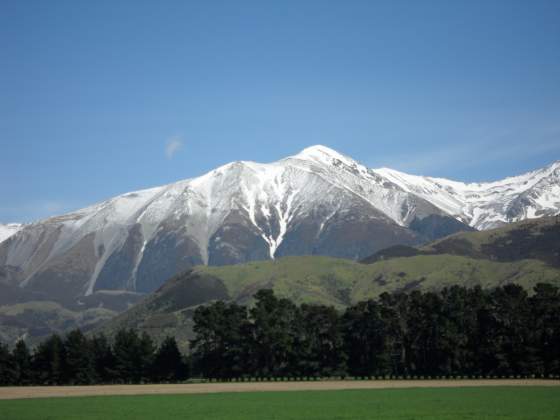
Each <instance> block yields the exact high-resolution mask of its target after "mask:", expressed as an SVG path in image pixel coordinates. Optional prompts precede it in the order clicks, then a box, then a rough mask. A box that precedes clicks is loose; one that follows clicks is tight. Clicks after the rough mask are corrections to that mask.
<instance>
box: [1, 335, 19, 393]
mask: <svg viewBox="0 0 560 420" xmlns="http://www.w3.org/2000/svg"><path fill="white" fill-rule="evenodd" d="M15 375H16V372H15V370H14V363H13V361H12V355H11V353H10V349H9V348H8V346H6V345H4V344H2V343H0V386H1V385H10V384H13V383H14V382H15V380H16V377H15Z"/></svg>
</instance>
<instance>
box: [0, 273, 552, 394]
mask: <svg viewBox="0 0 560 420" xmlns="http://www.w3.org/2000/svg"><path fill="white" fill-rule="evenodd" d="M193 321H194V327H193V331H194V334H195V338H194V339H193V340H192V341H191V343H190V350H189V353H188V354H185V355H183V354H181V353H180V351H179V349H178V346H177V343H176V341H175V339H174V338H173V337H167V338H166V339H165V340H164V341H163V342H162V343H161V345H159V346H156V345H155V343H154V342H153V341H152V339H151V338H150V337H149V336H148V335H147V334H145V333H143V334H138V333H137V332H136V331H134V330H131V329H123V330H120V331H118V332H117V334H116V335H115V337H114V339H113V340H112V343H110V342H109V340H108V339H107V338H106V337H105V336H103V335H97V336H93V337H88V336H85V335H84V334H82V333H81V332H80V331H79V330H75V331H72V332H70V333H69V334H68V335H66V336H65V337H64V338H61V337H60V336H58V335H53V336H51V337H50V338H48V339H47V340H45V341H44V342H42V343H41V344H40V345H39V346H37V347H36V348H35V349H34V350H33V351H32V352H31V351H30V349H29V348H28V347H27V345H26V344H25V342H23V341H19V342H18V343H17V344H16V345H15V347H14V348H13V349H12V350H11V351H10V349H9V348H8V347H7V346H5V345H0V385H8V384H16V385H28V384H41V385H43V384H49V385H50V384H52V385H58V384H94V383H140V382H144V383H145V382H177V381H181V380H184V379H186V378H188V377H190V376H195V377H204V378H211V379H221V380H231V379H239V378H278V377H281V378H287V377H289V378H295V377H297V378H302V377H305V378H313V377H329V376H331V377H332V376H337V377H345V376H353V377H368V378H369V377H392V378H415V377H456V376H462V377H510V376H536V377H558V376H560V292H559V289H558V287H555V286H553V285H550V284H539V285H537V286H536V287H535V289H534V293H533V294H532V295H531V296H529V295H528V293H527V291H526V290H525V289H523V288H522V287H520V286H516V285H506V286H503V287H498V288H496V289H492V290H483V289H481V288H480V287H474V288H465V287H460V286H453V287H450V288H446V289H443V290H441V291H440V292H420V291H413V292H411V293H402V292H401V293H392V294H389V293H384V294H382V295H381V296H379V298H378V299H371V300H367V301H363V302H359V303H357V304H355V305H353V306H350V307H348V308H347V309H346V310H345V311H337V310H336V309H335V308H333V307H331V306H324V305H317V304H302V305H296V304H295V303H293V302H292V301H290V300H289V299H285V298H279V297H277V296H276V295H275V294H274V293H273V292H272V291H271V290H260V291H258V292H257V293H256V294H255V296H254V304H253V305H252V306H251V307H246V306H242V305H238V304H236V303H231V302H223V301H217V302H214V303H212V304H209V305H205V306H200V307H198V308H197V309H196V310H195V312H194V316H193Z"/></svg>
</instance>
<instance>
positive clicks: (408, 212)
mask: <svg viewBox="0 0 560 420" xmlns="http://www.w3.org/2000/svg"><path fill="white" fill-rule="evenodd" d="M558 174H559V164H558V163H555V164H553V165H550V166H549V167H547V168H544V169H542V170H539V171H535V172H532V173H530V174H526V175H523V176H520V177H515V178H508V179H506V180H504V181H500V182H494V183H489V184H461V183H457V182H453V181H447V180H442V179H436V178H428V177H417V176H412V175H406V174H402V173H400V172H396V171H392V170H388V169H379V170H373V169H369V168H366V167H365V166H363V165H361V164H359V163H357V162H356V161H354V160H352V159H351V158H349V157H347V156H344V155H341V154H339V153H337V152H336V151H334V150H331V149H328V148H326V147H324V146H313V147H310V148H307V149H305V150H303V151H302V152H300V153H299V154H297V155H295V156H291V157H288V158H286V159H283V160H280V161H277V162H273V163H269V164H259V163H255V162H234V163H230V164H227V165H224V166H222V167H220V168H217V169H216V170H214V171H211V172H209V173H207V174H205V175H203V176H201V177H198V178H193V179H189V180H184V181H179V182H177V183H174V184H169V185H165V186H162V187H156V188H151V189H147V190H142V191H136V192H132V193H127V194H123V195H121V196H118V197H115V198H112V199H110V200H107V201H104V202H102V203H99V204H96V205H93V206H90V207H88V208H85V209H82V210H78V211H76V212H73V213H70V214H66V215H63V216H59V217H53V218H50V219H47V220H43V221H39V222H36V223H32V224H29V225H26V226H25V227H24V228H23V229H22V230H20V231H19V232H17V233H16V234H14V235H12V236H11V237H9V238H8V239H6V240H5V241H4V242H2V243H0V267H3V268H4V273H5V274H4V277H3V278H1V279H0V282H2V283H3V284H7V285H10V286H13V287H15V286H17V287H20V288H24V289H26V290H29V291H33V292H37V293H43V294H46V295H48V296H49V297H50V299H51V300H53V301H56V302H60V303H62V304H63V305H65V306H66V307H74V306H75V305H77V304H78V302H79V301H80V299H81V298H82V297H83V296H90V295H93V294H95V293H96V292H98V291H102V290H128V291H135V292H150V291H153V290H155V289H157V288H158V287H159V286H160V285H161V284H162V283H163V281H165V279H167V278H169V277H171V276H173V275H174V274H176V273H179V272H182V271H184V270H186V269H188V268H190V267H192V266H195V265H200V264H205V265H212V266H220V265H228V264H237V263H244V262H247V261H255V260H268V259H274V258H277V257H282V256H289V255H326V256H335V257H343V258H349V259H355V260H357V259H362V258H364V257H366V256H368V255H371V254H372V253H374V252H375V251H377V250H380V249H383V248H386V247H389V246H392V245H397V244H404V245H418V244H422V243H426V242H428V241H430V240H433V239H436V238H438V237H441V236H443V235H448V234H451V233H454V232H457V231H461V230H469V229H471V230H472V229H473V228H488V227H491V226H495V225H499V224H502V223H505V222H508V221H513V220H517V219H520V218H521V219H522V218H527V217H537V216H541V215H546V214H551V213H557V212H558V209H559V208H560V198H559V197H560V190H559V186H558ZM469 226H470V227H469ZM62 285H63V286H62Z"/></svg>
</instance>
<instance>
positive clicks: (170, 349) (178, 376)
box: [153, 337, 186, 382]
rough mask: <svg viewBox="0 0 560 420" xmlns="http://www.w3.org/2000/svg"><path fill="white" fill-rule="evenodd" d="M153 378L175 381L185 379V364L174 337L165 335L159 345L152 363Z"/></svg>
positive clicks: (160, 380) (162, 380)
mask: <svg viewBox="0 0 560 420" xmlns="http://www.w3.org/2000/svg"><path fill="white" fill-rule="evenodd" d="M153 374H154V379H155V380H156V381H159V382H177V381H181V380H183V379H185V376H186V366H185V364H184V362H183V357H182V355H181V352H180V351H179V348H178V346H177V342H176V341H175V338H174V337H166V338H165V339H164V340H163V342H162V343H161V345H160V346H159V348H158V350H157V352H156V354H155V357H154V363H153Z"/></svg>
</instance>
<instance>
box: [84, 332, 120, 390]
mask: <svg viewBox="0 0 560 420" xmlns="http://www.w3.org/2000/svg"><path fill="white" fill-rule="evenodd" d="M90 345H91V351H92V354H93V366H94V369H95V373H96V378H97V380H98V381H99V382H100V383H110V382H112V381H113V380H114V378H115V376H116V372H115V365H116V359H115V355H114V354H113V349H111V346H110V345H109V340H107V337H105V336H104V335H102V334H101V335H96V336H95V337H93V338H92V339H91V344H90Z"/></svg>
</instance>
